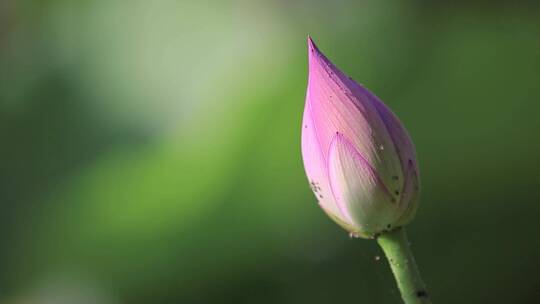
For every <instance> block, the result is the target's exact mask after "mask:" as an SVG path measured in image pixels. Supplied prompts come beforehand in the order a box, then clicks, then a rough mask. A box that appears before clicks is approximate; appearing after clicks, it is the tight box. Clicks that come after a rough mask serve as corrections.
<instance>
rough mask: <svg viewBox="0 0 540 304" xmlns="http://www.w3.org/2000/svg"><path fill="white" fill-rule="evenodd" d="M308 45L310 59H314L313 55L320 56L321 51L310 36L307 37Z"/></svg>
mask: <svg viewBox="0 0 540 304" xmlns="http://www.w3.org/2000/svg"><path fill="white" fill-rule="evenodd" d="M307 43H308V52H309V57H310V58H311V57H312V54H314V53H315V54H319V53H320V51H319V48H318V47H317V45H316V44H315V42H313V39H312V38H311V36H310V35H308V37H307Z"/></svg>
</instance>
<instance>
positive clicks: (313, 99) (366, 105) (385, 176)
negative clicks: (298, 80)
mask: <svg viewBox="0 0 540 304" xmlns="http://www.w3.org/2000/svg"><path fill="white" fill-rule="evenodd" d="M308 44H309V80H308V94H307V98H306V105H307V104H309V105H310V107H311V114H312V119H313V122H314V124H315V125H316V126H317V136H318V138H319V143H320V145H321V146H322V147H328V146H329V145H330V142H331V140H332V137H333V135H334V134H335V133H336V132H339V133H342V134H344V135H345V136H346V137H347V138H349V139H350V140H351V142H352V144H353V146H354V147H355V148H356V149H357V150H358V151H359V153H361V154H362V156H363V157H364V158H365V160H366V161H367V162H368V163H369V165H370V166H371V167H373V168H374V169H376V170H377V172H379V175H380V178H381V179H382V180H383V182H384V183H388V184H389V183H391V181H392V177H393V176H398V179H399V180H400V182H401V183H402V182H403V172H402V170H401V164H400V159H399V157H397V154H396V149H395V147H394V142H393V141H392V138H391V136H390V134H389V133H388V130H387V128H386V125H385V123H384V121H383V119H382V118H381V117H380V114H379V111H378V109H377V107H376V106H375V104H373V102H372V100H373V99H376V97H375V96H374V95H373V94H372V93H370V92H369V91H368V90H367V89H365V88H363V87H362V86H361V85H359V84H358V83H356V82H355V81H353V80H352V79H350V78H348V77H347V76H346V75H345V74H344V73H343V72H341V71H340V70H339V69H338V68H337V67H336V66H334V65H333V64H332V63H331V62H330V61H329V60H328V59H327V58H326V57H325V56H324V55H323V54H322V53H321V52H320V51H319V50H318V49H317V47H316V46H315V44H314V43H313V42H312V41H311V39H309V42H308ZM323 158H325V159H327V158H328V155H327V151H324V150H323Z"/></svg>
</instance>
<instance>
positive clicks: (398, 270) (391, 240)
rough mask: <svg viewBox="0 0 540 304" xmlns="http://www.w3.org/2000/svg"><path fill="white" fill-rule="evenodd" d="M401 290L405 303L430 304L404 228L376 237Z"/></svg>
mask: <svg viewBox="0 0 540 304" xmlns="http://www.w3.org/2000/svg"><path fill="white" fill-rule="evenodd" d="M377 242H378V243H379V245H380V246H381V248H382V250H383V251H384V254H385V255H386V258H387V259H388V262H389V264H390V268H391V269H392V273H393V274H394V277H395V278H396V282H397V285H398V288H399V291H400V292H401V298H402V299H403V302H405V304H431V299H430V298H429V294H428V292H427V289H426V284H424V281H422V277H421V276H420V272H419V271H418V266H417V265H416V261H415V260H414V256H413V254H412V251H411V247H410V245H409V241H408V239H407V233H406V232H405V228H403V227H400V228H398V229H395V230H392V231H388V232H385V233H382V234H381V235H379V237H378V238H377Z"/></svg>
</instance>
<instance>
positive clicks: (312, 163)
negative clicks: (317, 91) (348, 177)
mask: <svg viewBox="0 0 540 304" xmlns="http://www.w3.org/2000/svg"><path fill="white" fill-rule="evenodd" d="M308 95H309V92H308ZM308 98H309V96H308ZM323 150H325V151H326V150H327V148H323V147H321V145H320V143H319V139H318V138H317V132H316V125H315V124H314V123H313V119H312V118H311V108H310V106H309V104H308V103H306V107H305V109H304V118H303V122H302V158H303V160H304V169H305V171H306V175H307V176H308V179H309V184H310V187H311V189H312V190H313V193H314V194H315V196H316V197H317V200H318V201H319V205H320V206H321V208H323V209H324V210H325V211H326V212H327V213H329V215H330V216H331V217H333V218H338V219H340V220H341V221H342V222H345V224H349V225H350V224H351V222H350V221H349V219H347V218H344V216H343V214H342V213H341V211H340V210H339V209H338V207H337V204H336V201H335V200H334V197H333V195H332V191H331V189H330V182H329V180H328V173H327V171H326V160H325V159H324V156H323V153H322V151H323Z"/></svg>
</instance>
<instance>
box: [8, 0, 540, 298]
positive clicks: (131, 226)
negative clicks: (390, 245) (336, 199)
mask: <svg viewBox="0 0 540 304" xmlns="http://www.w3.org/2000/svg"><path fill="white" fill-rule="evenodd" d="M307 34H310V35H312V36H313V37H314V39H315V40H316V41H317V43H318V45H319V47H320V48H321V49H322V50H323V51H324V52H325V53H326V54H327V55H328V56H329V57H330V58H331V59H332V60H333V61H334V62H335V63H336V64H337V65H338V66H339V67H341V68H342V69H343V70H344V71H345V72H347V73H348V74H349V75H351V76H352V77H353V78H355V79H357V80H359V81H360V82H362V83H364V84H365V85H366V86H367V87H369V88H370V89H372V90H373V91H374V92H375V93H376V94H377V95H379V96H380V97H381V98H382V99H383V100H385V101H386V102H387V104H388V105H389V106H390V107H391V108H392V109H393V110H394V111H395V112H396V113H397V114H398V116H399V117H400V118H401V120H402V121H403V122H404V123H405V125H406V126H407V128H408V130H409V131H410V133H411V135H412V137H413V139H414V141H415V143H416V146H417V151H418V154H419V161H420V166H421V171H422V182H423V194H422V206H421V208H420V211H419V213H418V216H417V219H416V220H415V221H414V222H413V223H412V224H411V226H410V228H409V231H410V239H411V241H412V242H413V250H414V251H415V253H416V255H417V259H418V261H419V264H420V267H421V270H422V272H423V273H424V276H425V280H426V281H427V282H428V285H429V288H430V290H431V294H432V297H433V298H434V302H436V303H439V304H442V303H535V302H536V301H537V299H538V297H539V296H540V294H539V290H540V280H538V279H537V278H536V273H538V272H539V271H540V265H539V263H538V262H537V261H536V257H537V256H539V255H540V240H539V239H538V238H537V237H536V235H535V233H536V231H538V229H540V223H539V221H538V218H537V214H538V212H540V204H538V199H537V198H536V190H537V189H538V177H537V175H538V174H537V171H538V169H539V168H540V157H539V155H540V140H539V139H540V138H539V135H538V134H539V132H540V120H539V119H538V114H539V110H540V106H539V103H538V100H539V99H540V85H539V83H540V73H539V71H540V39H539V37H540V10H539V7H538V6H536V5H534V3H533V2H532V1H531V2H502V1H501V2H485V3H484V2H465V1H462V2H445V1H435V2H428V1H411V2H409V3H405V2H400V1H385V2H383V1H345V0H340V1H298V2H293V1H291V2H289V1H266V2H263V1H217V0H216V1H211V2H206V1H155V2H152V1H130V2H125V1H116V0H115V1H106V0H97V1H79V2H76V1H63V0H49V1H37V0H35V1H16V0H4V1H2V2H0V140H1V141H0V142H1V149H0V164H1V170H0V181H1V183H0V269H2V271H1V272H0V303H8V304H15V303H32V304H33V303H39V304H42V303H55V304H58V303H60V304H61V303H96V304H97V303H99V304H106V303H176V302H181V303H253V302H256V303H298V302H302V303H304V302H306V303H329V302H331V303H334V302H339V301H342V302H345V301H348V302H350V301H356V302H365V303H400V299H399V295H398V294H397V289H396V288H395V284H394V282H393V278H392V276H391V274H390V270H389V268H388V267H387V265H386V262H384V260H382V259H381V260H380V261H377V259H375V257H376V256H380V255H381V252H380V250H379V249H378V248H377V247H376V244H375V242H371V241H365V240H349V239H348V237H347V234H346V233H345V232H344V231H342V230H341V229H340V228H339V227H337V225H335V224H333V223H332V222H331V221H330V220H329V219H327V218H326V216H325V215H324V213H323V212H321V211H320V210H319V208H318V207H317V204H316V203H315V198H314V197H313V195H312V194H311V192H310V190H309V187H308V183H307V181H306V178H305V176H304V173H303V168H302V162H301V157H300V151H299V145H300V143H299V138H300V120H301V113H302V110H303V102H304V93H305V86H306V61H307V59H306V45H305V44H306V36H307Z"/></svg>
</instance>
